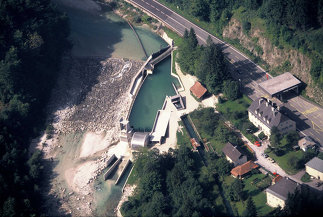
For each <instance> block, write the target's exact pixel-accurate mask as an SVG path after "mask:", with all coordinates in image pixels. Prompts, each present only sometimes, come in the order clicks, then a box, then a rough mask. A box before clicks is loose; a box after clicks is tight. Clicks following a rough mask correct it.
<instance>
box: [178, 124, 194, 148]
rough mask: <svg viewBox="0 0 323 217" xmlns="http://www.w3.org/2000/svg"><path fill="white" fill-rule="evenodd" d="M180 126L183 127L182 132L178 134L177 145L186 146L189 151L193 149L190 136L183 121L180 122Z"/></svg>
mask: <svg viewBox="0 0 323 217" xmlns="http://www.w3.org/2000/svg"><path fill="white" fill-rule="evenodd" d="M178 125H179V126H181V128H182V132H178V131H177V133H176V137H177V145H186V146H187V147H188V148H189V149H191V148H192V145H191V142H190V136H189V135H188V132H187V130H186V128H185V127H184V124H183V122H182V121H179V122H178Z"/></svg>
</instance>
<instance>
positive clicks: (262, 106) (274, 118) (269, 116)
mask: <svg viewBox="0 0 323 217" xmlns="http://www.w3.org/2000/svg"><path fill="white" fill-rule="evenodd" d="M248 111H249V112H251V113H252V114H253V115H254V116H255V117H257V119H258V120H260V121H261V122H262V123H263V124H264V125H266V126H267V127H269V128H270V129H271V128H272V127H277V126H278V125H279V124H280V123H282V122H284V121H288V120H290V119H289V118H288V117H286V116H285V115H283V114H282V113H280V111H279V110H278V108H277V107H276V105H275V104H274V103H273V102H272V101H270V100H268V99H266V98H264V97H261V98H258V99H256V100H255V101H253V102H252V104H251V105H250V106H249V108H248Z"/></svg>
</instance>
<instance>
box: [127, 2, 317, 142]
mask: <svg viewBox="0 0 323 217" xmlns="http://www.w3.org/2000/svg"><path fill="white" fill-rule="evenodd" d="M128 2H130V3H132V4H133V5H135V6H137V7H139V8H141V9H143V10H145V11H146V12H147V13H149V14H150V15H152V16H154V17H156V18H157V19H159V20H160V21H162V22H163V23H164V24H165V25H166V26H168V27H169V28H171V29H173V30H174V31H175V32H177V33H179V34H180V35H183V34H184V32H185V29H188V30H189V29H190V28H193V29H194V30H195V33H196V36H197V39H198V41H199V43H200V44H206V40H207V38H208V36H210V37H211V38H212V40H213V42H214V43H216V44H219V45H220V46H221V47H222V48H223V52H224V54H225V55H226V57H227V58H228V60H229V61H230V62H231V63H232V67H234V68H235V69H237V70H238V71H239V72H240V73H237V72H236V70H232V71H233V73H234V77H235V78H237V79H239V80H240V81H241V84H242V87H243V91H244V93H245V94H247V95H248V96H249V97H250V98H251V99H253V100H255V99H256V98H258V97H261V96H266V94H265V93H264V92H262V91H261V90H260V89H259V88H258V84H259V83H260V82H262V81H265V80H266V77H265V75H266V73H265V71H264V70H263V69H262V68H261V67H259V66H257V65H256V64H255V63H253V62H252V61H251V60H250V59H249V58H248V57H246V56H245V55H244V54H242V53H241V52H239V51H238V50H237V49H235V48H234V47H232V46H230V45H229V44H227V43H225V42H223V41H221V40H220V39H218V38H216V37H214V36H213V35H211V34H209V33H208V32H207V31H205V30H203V29H201V28H200V27H198V26H196V25H195V24H193V23H191V22H190V21H188V20H186V19H185V18H183V17H182V16H180V15H178V14H177V13H175V12H173V11H171V10H170V9H168V8H167V7H165V6H163V5H162V4H160V3H158V2H156V1H154V0H128ZM232 67H231V68H232ZM284 106H285V107H286V108H288V109H289V111H288V113H290V114H291V115H292V118H293V119H294V120H295V121H296V123H297V128H298V129H299V131H301V132H302V134H304V135H308V136H311V137H312V138H313V139H314V140H315V141H317V142H318V143H320V144H321V145H322V146H323V109H322V107H319V106H317V105H314V104H313V103H310V102H308V101H307V100H305V99H304V98H302V97H299V96H294V97H291V98H290V99H289V100H288V101H287V103H284Z"/></svg>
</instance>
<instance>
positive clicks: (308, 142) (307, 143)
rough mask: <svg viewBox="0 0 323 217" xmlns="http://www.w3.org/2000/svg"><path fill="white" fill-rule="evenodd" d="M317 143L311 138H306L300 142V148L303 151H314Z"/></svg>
mask: <svg viewBox="0 0 323 217" xmlns="http://www.w3.org/2000/svg"><path fill="white" fill-rule="evenodd" d="M315 145H316V143H315V142H314V141H313V140H312V139H311V137H309V136H305V137H304V138H302V139H300V140H298V146H299V148H300V149H302V150H303V151H307V150H308V149H314V148H315Z"/></svg>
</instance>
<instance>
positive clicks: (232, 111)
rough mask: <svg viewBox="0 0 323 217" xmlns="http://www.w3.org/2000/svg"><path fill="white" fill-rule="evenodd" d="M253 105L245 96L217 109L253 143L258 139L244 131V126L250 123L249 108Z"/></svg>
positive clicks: (220, 105) (227, 102)
mask: <svg viewBox="0 0 323 217" xmlns="http://www.w3.org/2000/svg"><path fill="white" fill-rule="evenodd" d="M251 103H252V100H251V99H249V98H248V97H247V96H246V95H243V97H241V98H240V99H237V100H234V101H229V100H228V101H226V102H224V103H221V104H218V105H217V107H216V109H217V110H218V111H219V112H221V114H223V116H224V117H225V118H226V119H227V120H229V121H230V122H231V123H232V124H233V125H234V126H235V127H236V128H238V129H239V130H240V131H241V132H242V134H243V135H244V136H245V137H247V138H248V139H249V140H250V141H251V142H252V143H254V142H255V141H256V140H258V138H257V137H256V136H254V135H253V134H251V133H248V132H246V131H245V129H243V127H242V126H243V124H244V123H248V122H249V120H248V113H247V111H248V107H249V106H250V104H251Z"/></svg>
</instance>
